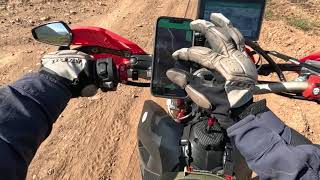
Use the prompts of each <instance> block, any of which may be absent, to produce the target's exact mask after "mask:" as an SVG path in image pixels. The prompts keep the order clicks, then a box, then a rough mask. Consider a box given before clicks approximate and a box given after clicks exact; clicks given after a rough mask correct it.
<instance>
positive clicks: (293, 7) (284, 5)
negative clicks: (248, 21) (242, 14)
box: [265, 0, 320, 33]
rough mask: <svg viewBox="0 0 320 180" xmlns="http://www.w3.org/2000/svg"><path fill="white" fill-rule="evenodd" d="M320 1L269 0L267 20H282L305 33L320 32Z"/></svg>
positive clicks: (266, 13)
mask: <svg viewBox="0 0 320 180" xmlns="http://www.w3.org/2000/svg"><path fill="white" fill-rule="evenodd" d="M317 7H319V1H317V0H269V1H267V9H266V12H265V19H266V20H270V21H274V20H282V21H285V22H286V23H287V24H288V25H290V26H293V27H295V28H298V29H301V30H303V31H312V32H316V33H317V32H320V19H319V16H318V14H319V13H320V10H319V8H317Z"/></svg>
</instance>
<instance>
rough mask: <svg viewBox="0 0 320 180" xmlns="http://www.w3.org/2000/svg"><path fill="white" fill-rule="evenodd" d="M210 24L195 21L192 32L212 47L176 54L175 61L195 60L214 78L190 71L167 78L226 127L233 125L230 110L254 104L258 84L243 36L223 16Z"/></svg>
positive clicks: (170, 73)
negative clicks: (208, 78)
mask: <svg viewBox="0 0 320 180" xmlns="http://www.w3.org/2000/svg"><path fill="white" fill-rule="evenodd" d="M211 20H212V23H211V22H208V21H205V20H195V21H193V22H191V25H190V27H191V30H194V31H198V32H200V33H202V34H203V35H205V37H206V39H207V41H208V43H209V46H210V47H211V48H207V47H191V48H183V49H180V50H178V51H176V52H175V53H173V57H174V58H175V59H176V60H185V61H192V62H195V63H198V64H200V65H202V66H203V67H205V68H207V69H208V70H210V71H211V72H212V73H213V75H214V77H215V78H214V79H213V80H211V81H207V80H203V79H200V78H199V77H196V76H193V75H191V74H190V73H188V72H185V71H182V70H178V69H170V70H168V72H167V76H168V78H169V79H170V80H171V81H173V82H174V83H175V84H177V85H179V86H180V87H182V88H184V89H185V90H186V92H187V93H188V95H189V97H190V98H191V99H192V100H193V101H194V102H195V103H196V104H198V105H199V106H200V107H203V108H206V109H211V110H212V113H213V115H214V116H215V117H216V118H217V119H218V121H219V123H220V124H221V125H222V126H223V127H225V128H227V127H229V126H230V125H232V124H233V120H231V119H230V117H229V116H230V114H231V112H230V110H232V109H236V108H242V107H243V106H244V105H246V106H247V105H248V104H250V103H251V102H252V98H253V95H252V93H251V91H250V89H251V87H252V86H254V85H255V83H256V82H257V78H258V75H257V71H256V68H255V65H254V63H253V62H252V61H251V60H250V59H249V58H248V57H247V56H246V55H245V53H244V39H243V36H242V35H241V33H240V32H239V31H238V30H237V29H236V28H234V27H233V25H232V24H231V22H230V21H229V20H228V19H227V18H225V17H224V16H223V15H222V14H212V15H211Z"/></svg>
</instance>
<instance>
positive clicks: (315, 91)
mask: <svg viewBox="0 0 320 180" xmlns="http://www.w3.org/2000/svg"><path fill="white" fill-rule="evenodd" d="M308 83H309V87H308V88H307V89H306V90H305V91H304V92H303V93H302V95H303V96H304V97H305V98H307V99H309V100H318V99H320V76H316V75H311V76H310V77H309V79H308Z"/></svg>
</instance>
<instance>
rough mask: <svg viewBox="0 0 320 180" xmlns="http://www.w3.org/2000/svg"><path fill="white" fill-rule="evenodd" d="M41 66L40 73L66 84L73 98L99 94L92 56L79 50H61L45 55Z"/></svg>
mask: <svg viewBox="0 0 320 180" xmlns="http://www.w3.org/2000/svg"><path fill="white" fill-rule="evenodd" d="M41 64H42V67H41V68H40V71H39V72H40V73H43V74H46V75H49V76H52V77H53V78H55V79H57V80H59V82H62V83H64V84H65V85H66V86H67V87H68V88H69V90H70V91H71V93H72V97H79V96H82V97H90V96H94V95H95V94H96V93H97V90H98V87H97V86H96V85H95V82H94V77H93V72H92V71H93V67H92V66H93V58H92V57H91V56H90V55H88V54H85V53H83V52H80V51H77V50H61V51H56V52H52V53H49V54H46V55H44V56H43V57H42V59H41Z"/></svg>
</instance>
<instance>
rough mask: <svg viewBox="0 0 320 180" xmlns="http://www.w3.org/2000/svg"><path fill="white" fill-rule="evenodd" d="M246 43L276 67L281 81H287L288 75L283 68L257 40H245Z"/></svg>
mask: <svg viewBox="0 0 320 180" xmlns="http://www.w3.org/2000/svg"><path fill="white" fill-rule="evenodd" d="M245 43H246V45H248V46H249V47H251V48H252V49H253V50H254V51H256V52H257V53H258V54H260V55H261V56H262V57H263V58H264V59H265V60H266V61H268V63H269V64H270V65H271V66H272V68H274V70H275V72H276V73H277V75H278V77H279V79H280V81H282V82H286V81H287V80H286V77H285V76H284V74H283V72H282V70H281V69H280V67H279V66H278V64H277V63H276V62H274V60H273V59H272V58H271V57H270V56H269V55H268V54H267V53H266V52H265V51H264V50H263V49H262V48H261V47H260V46H259V44H258V43H257V42H253V41H250V40H246V41H245Z"/></svg>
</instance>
